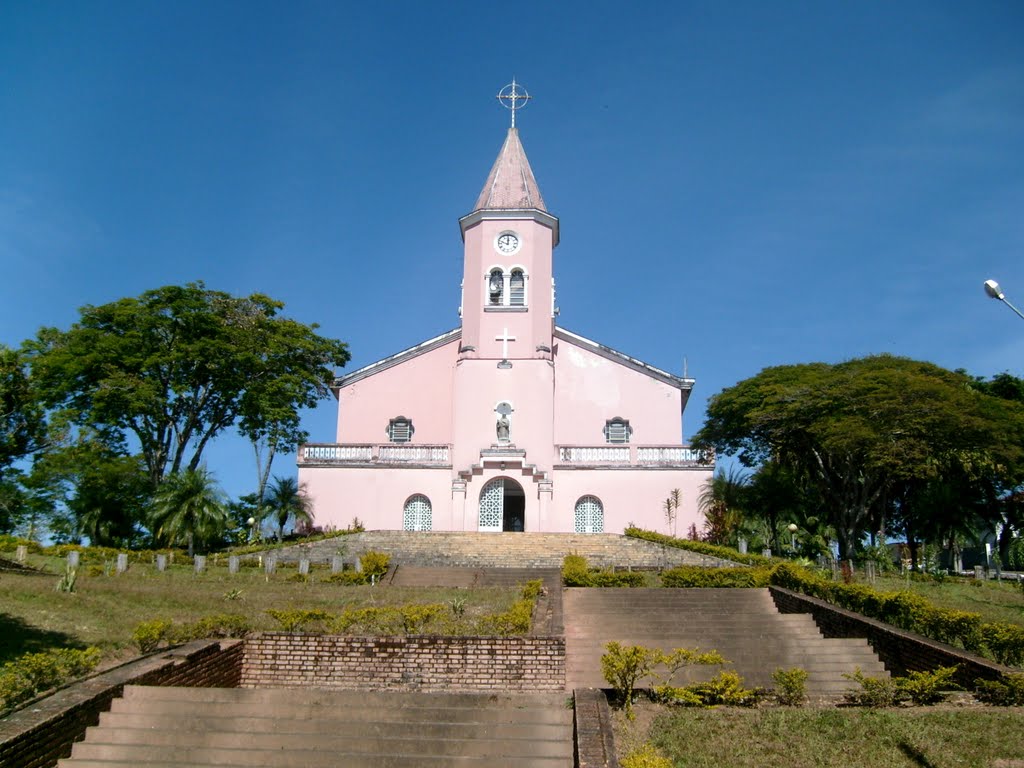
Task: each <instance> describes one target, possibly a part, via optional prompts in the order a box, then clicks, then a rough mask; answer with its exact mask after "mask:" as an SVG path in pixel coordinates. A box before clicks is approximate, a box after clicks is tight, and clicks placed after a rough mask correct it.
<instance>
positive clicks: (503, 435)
mask: <svg viewBox="0 0 1024 768" xmlns="http://www.w3.org/2000/svg"><path fill="white" fill-rule="evenodd" d="M508 429H509V422H508V415H507V414H504V413H499V414H498V424H497V431H498V442H499V443H507V442H508V439H509V438H508Z"/></svg>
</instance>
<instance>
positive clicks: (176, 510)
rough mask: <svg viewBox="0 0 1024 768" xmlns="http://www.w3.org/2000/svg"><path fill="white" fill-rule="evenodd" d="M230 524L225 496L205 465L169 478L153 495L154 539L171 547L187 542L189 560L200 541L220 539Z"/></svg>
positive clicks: (152, 524) (151, 516)
mask: <svg viewBox="0 0 1024 768" xmlns="http://www.w3.org/2000/svg"><path fill="white" fill-rule="evenodd" d="M227 523H228V510H227V504H226V503H225V502H224V494H223V493H222V492H221V490H220V488H218V487H217V481H216V480H215V479H214V477H213V474H212V473H211V472H210V471H209V470H207V469H206V467H205V466H201V467H199V468H198V469H186V470H185V471H184V472H178V473H175V474H173V475H170V476H168V477H167V478H165V479H164V481H163V482H162V483H161V484H160V487H159V488H157V491H156V494H154V496H153V511H152V513H151V515H150V527H151V529H152V531H153V536H154V537H155V538H157V539H160V540H163V541H166V542H168V543H171V544H176V543H180V542H182V541H185V542H187V543H188V555H189V557H192V555H193V553H194V551H195V544H196V542H197V541H198V542H199V543H200V544H204V543H206V542H208V541H211V540H213V539H215V538H217V537H218V536H220V535H221V534H223V532H224V528H225V527H226V526H227Z"/></svg>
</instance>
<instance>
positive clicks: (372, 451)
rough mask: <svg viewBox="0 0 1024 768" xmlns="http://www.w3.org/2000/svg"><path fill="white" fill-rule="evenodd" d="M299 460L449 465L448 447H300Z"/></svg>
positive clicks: (337, 445)
mask: <svg viewBox="0 0 1024 768" xmlns="http://www.w3.org/2000/svg"><path fill="white" fill-rule="evenodd" d="M299 455H300V457H301V461H302V462H305V463H310V464H363V463H365V464H377V463H380V464H438V465H443V464H448V463H450V458H449V447H448V446H447V445H396V444H394V443H386V444H384V445H340V444H337V443H329V444H316V443H312V444H308V445H304V446H302V449H301V452H300V454H299Z"/></svg>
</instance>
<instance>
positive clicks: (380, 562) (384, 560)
mask: <svg viewBox="0 0 1024 768" xmlns="http://www.w3.org/2000/svg"><path fill="white" fill-rule="evenodd" d="M359 562H360V564H361V565H362V567H363V573H365V574H367V575H368V576H376V577H377V578H378V579H379V578H380V577H381V576H383V575H384V574H385V573H387V572H388V566H389V565H390V564H391V555H387V554H384V553H383V552H372V551H371V552H364V553H363V554H362V555H361V556H360V557H359Z"/></svg>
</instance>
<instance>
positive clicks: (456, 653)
mask: <svg viewBox="0 0 1024 768" xmlns="http://www.w3.org/2000/svg"><path fill="white" fill-rule="evenodd" d="M240 684H241V686H242V687H249V688H257V687H270V686H276V687H300V686H316V687H318V688H382V689H393V690H424V691H428V690H436V691H443V690H464V691H492V690H496V691H560V690H564V688H565V639H564V638H562V637H435V636H415V635H414V636H408V637H348V636H342V635H310V634H302V633H291V632H263V633H260V634H257V635H254V636H252V637H250V638H249V639H247V640H246V643H245V658H244V661H243V663H242V676H241V682H240Z"/></svg>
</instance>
